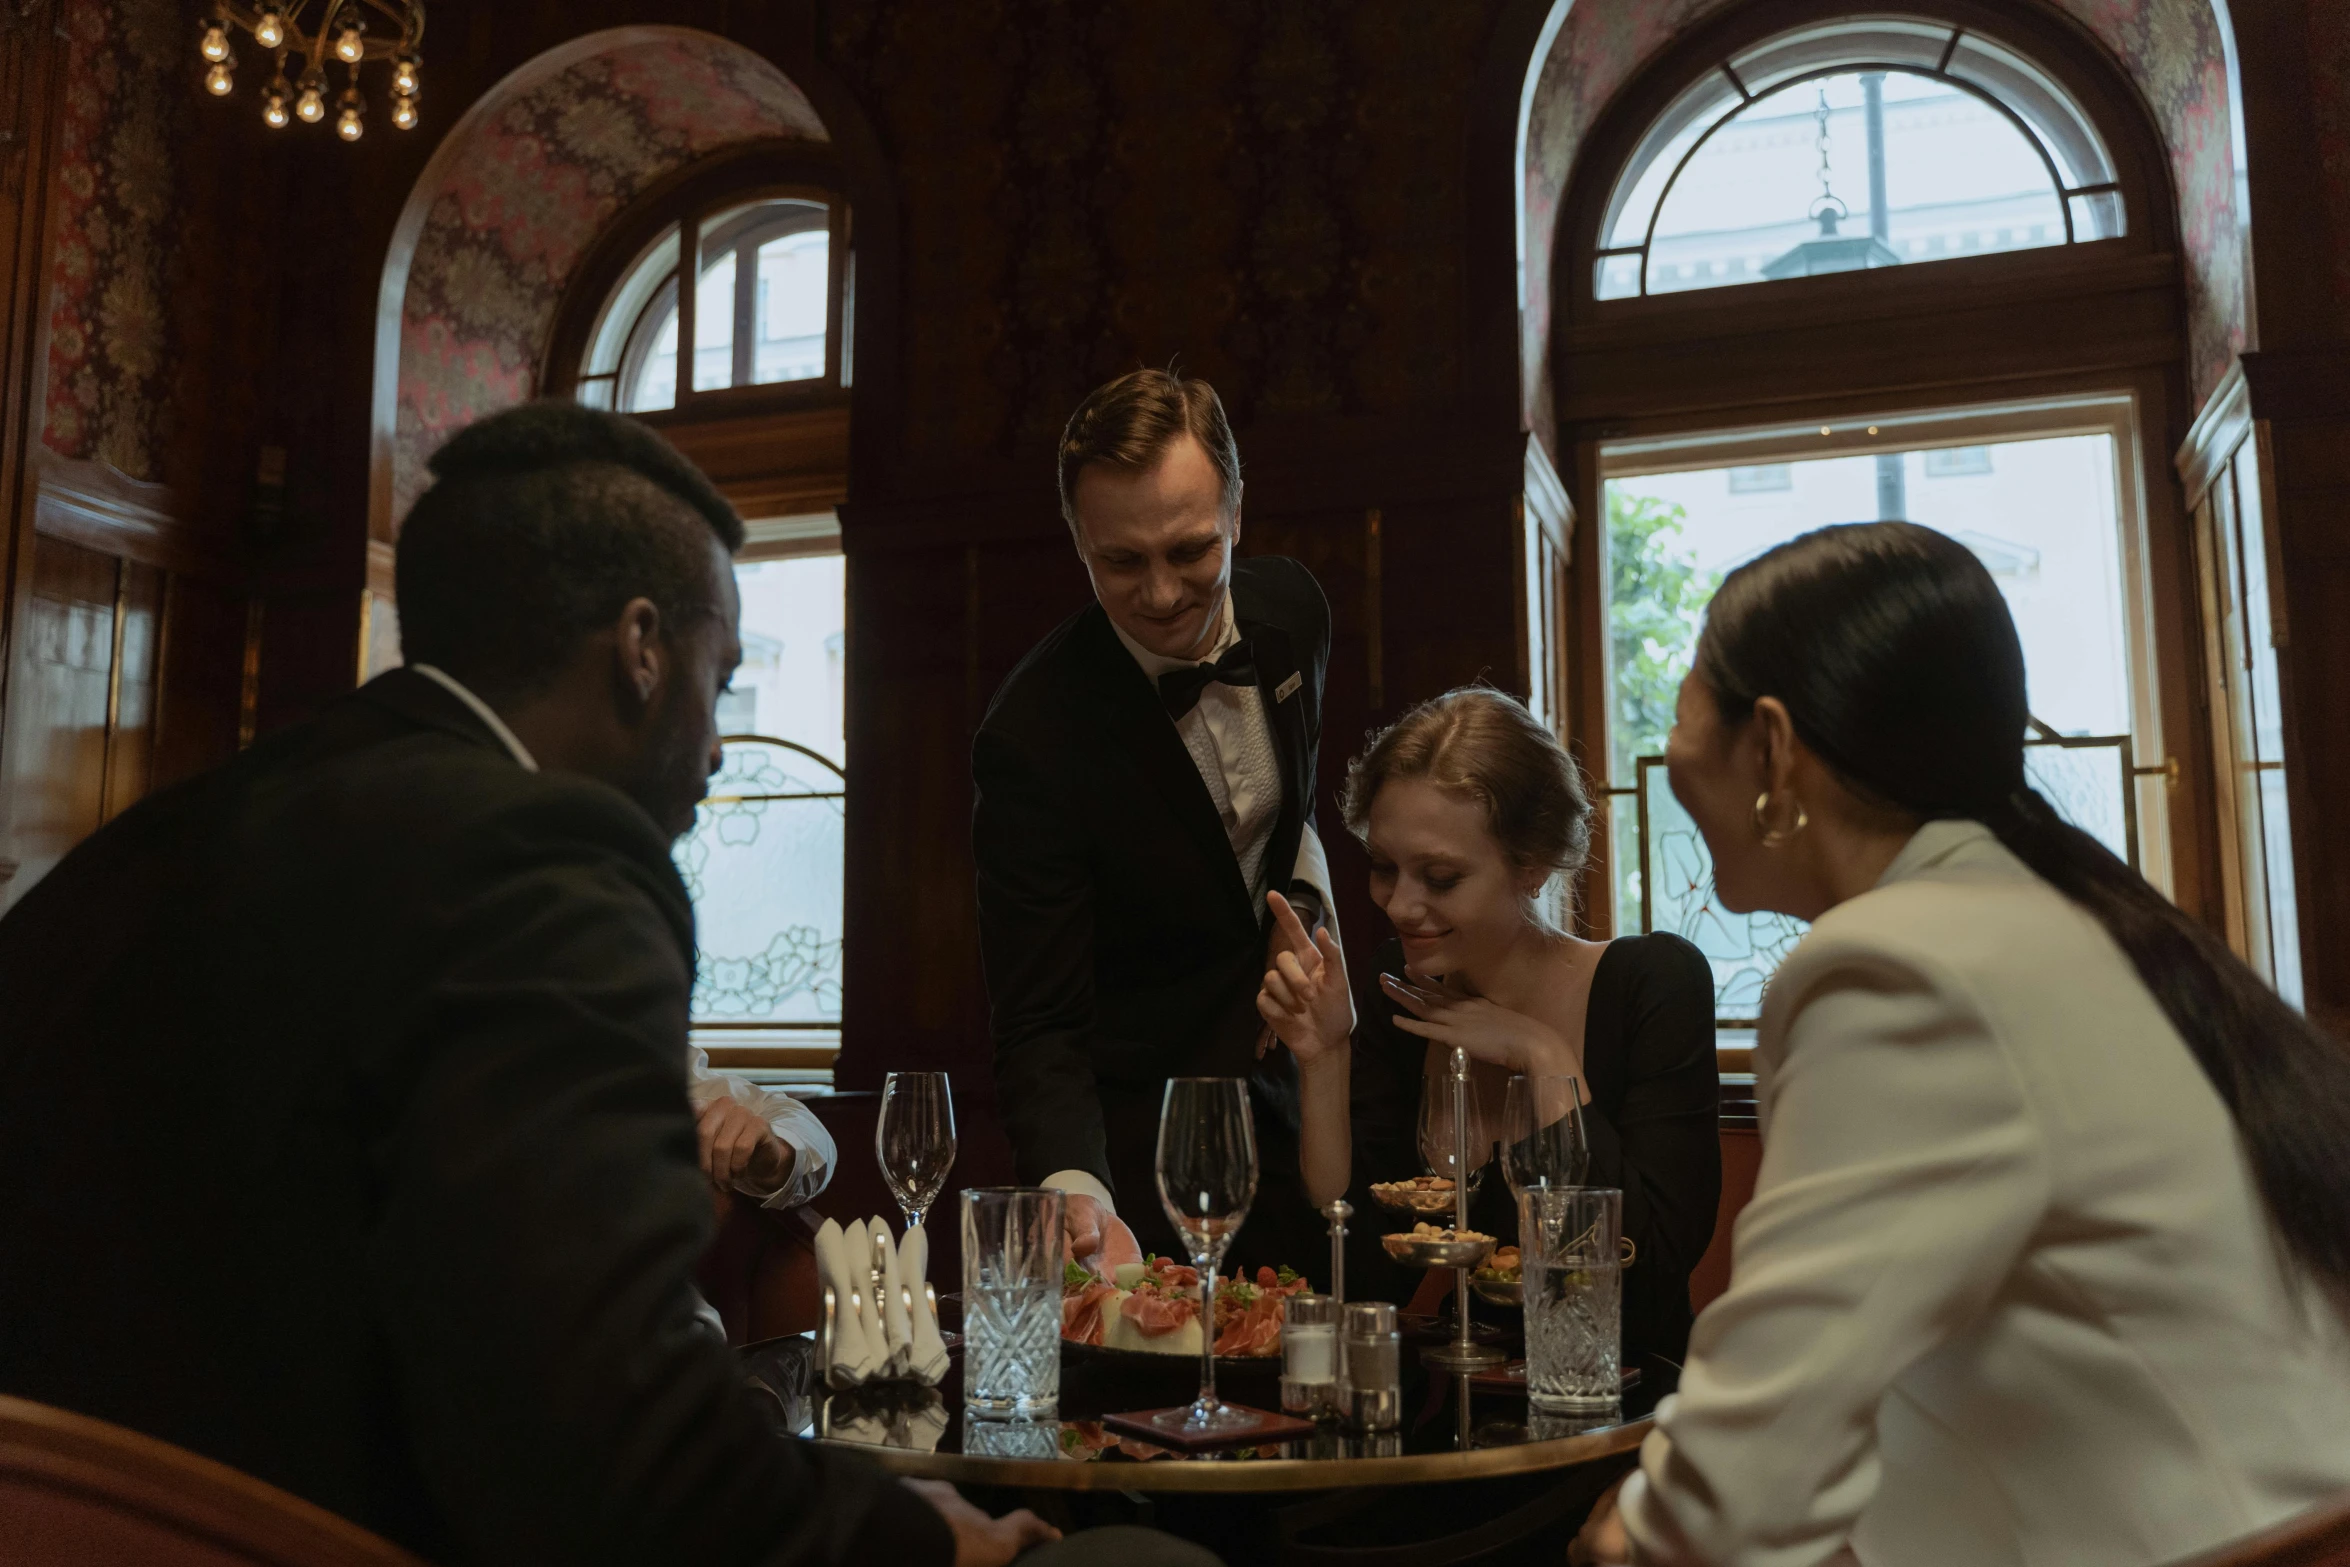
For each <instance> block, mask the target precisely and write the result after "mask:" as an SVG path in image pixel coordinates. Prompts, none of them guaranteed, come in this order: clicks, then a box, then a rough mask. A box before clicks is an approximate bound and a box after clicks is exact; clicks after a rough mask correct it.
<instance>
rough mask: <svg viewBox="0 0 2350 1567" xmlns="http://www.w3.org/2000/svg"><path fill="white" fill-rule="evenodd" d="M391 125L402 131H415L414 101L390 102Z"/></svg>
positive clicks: (398, 99)
mask: <svg viewBox="0 0 2350 1567" xmlns="http://www.w3.org/2000/svg"><path fill="white" fill-rule="evenodd" d="M392 124H393V125H394V126H396V127H397V128H398V129H400V130H404V131H412V130H414V129H416V100H415V99H413V98H394V99H393V100H392Z"/></svg>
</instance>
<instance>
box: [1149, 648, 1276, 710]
mask: <svg viewBox="0 0 2350 1567" xmlns="http://www.w3.org/2000/svg"><path fill="white" fill-rule="evenodd" d="M1211 681H1213V682H1219V683H1221V684H1224V685H1228V686H1253V685H1255V684H1256V683H1257V650H1256V649H1255V648H1253V647H1251V646H1249V642H1248V638H1246V637H1242V638H1241V639H1240V640H1239V641H1238V642H1235V643H1233V644H1232V645H1231V646H1230V647H1228V648H1226V649H1225V650H1224V656H1223V657H1222V658H1219V659H1217V660H1216V661H1215V662H1214V663H1213V664H1193V665H1191V666H1189V667H1188V668H1184V669H1170V670H1168V671H1167V672H1166V673H1165V674H1163V675H1161V676H1159V700H1160V701H1162V702H1164V703H1166V704H1167V716H1168V717H1169V718H1178V719H1179V718H1181V717H1182V716H1183V715H1184V714H1186V713H1188V712H1190V711H1191V710H1192V709H1193V708H1195V707H1197V706H1199V694H1200V693H1201V692H1202V691H1205V690H1206V689H1207V688H1208V685H1209V683H1210V682H1211Z"/></svg>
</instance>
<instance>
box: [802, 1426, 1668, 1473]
mask: <svg viewBox="0 0 2350 1567" xmlns="http://www.w3.org/2000/svg"><path fill="white" fill-rule="evenodd" d="M1655 1423H1656V1422H1655V1417H1654V1416H1643V1417H1641V1418H1640V1419H1638V1420H1632V1421H1627V1422H1625V1423H1624V1424H1623V1425H1620V1426H1610V1427H1608V1428H1607V1429H1606V1430H1604V1431H1593V1432H1590V1433H1588V1434H1587V1435H1583V1436H1565V1437H1556V1438H1553V1439H1551V1440H1549V1441H1546V1442H1518V1443H1514V1444H1512V1445H1510V1446H1507V1447H1481V1448H1476V1449H1474V1450H1472V1451H1470V1452H1466V1453H1459V1452H1453V1453H1407V1454H1404V1455H1402V1456H1400V1457H1395V1458H1251V1459H1245V1460H1242V1461H1240V1462H1236V1463H1218V1462H1216V1461H1214V1460H1212V1459H1211V1460H1205V1461H1202V1460H1191V1459H1172V1460H1164V1461H1162V1460H1158V1459H1152V1460H1149V1461H1147V1462H1139V1463H1135V1462H1105V1461H1100V1460H1094V1461H1089V1462H1080V1461H1077V1460H1073V1459H1065V1458H991V1457H986V1456H982V1455H977V1454H972V1453H917V1452H914V1451H912V1450H910V1449H908V1448H902V1447H877V1446H872V1445H868V1444H866V1443H863V1442H843V1441H839V1440H836V1439H833V1438H830V1437H824V1438H811V1440H818V1441H822V1442H823V1443H824V1445H825V1446H826V1447H830V1448H836V1449H839V1450H840V1451H843V1452H851V1453H862V1454H863V1455H864V1456H866V1457H867V1458H870V1459H872V1460H873V1461H874V1462H875V1463H877V1464H879V1465H881V1467H882V1468H884V1469H887V1470H888V1471H890V1473H892V1474H899V1475H909V1476H912V1477H913V1478H915V1479H918V1480H952V1481H954V1482H956V1483H957V1484H960V1485H991V1486H1001V1487H1004V1488H1006V1489H1009V1490H1052V1491H1341V1490H1355V1489H1360V1488H1363V1487H1366V1486H1375V1485H1424V1484H1427V1483H1429V1482H1431V1481H1445V1480H1481V1479H1486V1478H1488V1477H1491V1476H1494V1475H1513V1474H1536V1473H1540V1472H1541V1471H1543V1470H1546V1469H1568V1468H1572V1467H1574V1466H1575V1465H1577V1464H1587V1463H1590V1462H1592V1461H1594V1460H1596V1459H1601V1458H1607V1457H1611V1456H1613V1455H1614V1454H1617V1453H1624V1452H1630V1451H1631V1450H1633V1449H1635V1448H1637V1447H1639V1445H1640V1444H1641V1443H1642V1442H1643V1441H1644V1440H1646V1439H1647V1436H1648V1432H1649V1428H1650V1427H1651V1426H1652V1425H1654V1424H1655Z"/></svg>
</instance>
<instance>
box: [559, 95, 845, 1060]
mask: <svg viewBox="0 0 2350 1567" xmlns="http://www.w3.org/2000/svg"><path fill="white" fill-rule="evenodd" d="M830 160H831V154H830V152H829V149H827V148H825V147H823V146H821V145H820V144H811V143H808V142H805V141H793V142H777V143H760V144H753V145H748V146H743V147H737V148H733V149H730V150H728V151H725V152H721V153H718V154H715V155H713V156H712V157H710V158H708V159H705V160H703V161H702V162H701V163H698V164H695V165H693V166H692V167H690V168H687V169H685V170H683V171H681V172H680V173H679V174H678V175H676V176H674V177H672V179H670V180H669V181H668V182H667V183H665V184H664V185H662V186H660V187H657V188H655V189H653V190H652V191H649V192H648V193H647V194H645V195H644V196H642V197H640V198H639V199H638V200H637V201H636V202H635V203H633V204H632V205H631V206H630V207H629V208H627V209H626V210H624V211H623V212H622V213H621V214H620V215H619V216H618V217H616V218H615V219H614V220H613V222H612V224H611V225H610V227H609V229H608V230H607V231H606V232H605V234H604V235H603V236H602V237H601V238H599V240H598V241H597V243H596V245H595V247H594V248H593V249H592V250H591V251H590V253H589V255H588V256H587V257H586V258H585V259H584V260H583V261H582V263H581V265H580V268H579V272H578V274H577V277H576V280H575V282H574V283H573V285H572V286H571V288H570V290H569V291H568V292H567V293H566V295H565V299H564V304H563V308H562V311H561V314H560V316H559V317H558V320H557V325H556V331H555V334H554V339H553V342H552V344H551V346H550V348H549V350H548V364H547V381H546V384H547V385H548V386H549V387H550V388H552V389H557V390H565V389H567V390H569V391H570V392H571V394H572V395H573V396H575V397H577V398H578V399H579V400H580V401H581V402H584V403H587V404H589V405H590V406H593V407H598V408H612V409H617V410H618V411H620V412H623V413H628V414H632V415H635V416H637V417H639V418H642V419H644V420H645V421H646V422H647V423H649V424H653V425H656V426H658V427H659V428H660V430H661V432H662V433H663V434H664V435H666V436H668V437H669V439H670V440H672V441H674V442H675V443H676V444H677V446H678V448H679V449H680V450H682V451H683V452H684V453H685V454H686V455H687V456H689V457H691V458H693V459H694V460H695V461H696V462H698V463H699V464H700V465H701V466H702V468H703V470H704V471H705V472H707V473H708V474H709V475H710V477H711V478H712V479H713V480H714V481H716V482H717V484H718V486H719V488H720V489H721V490H723V491H725V492H726V495H727V497H728V499H730V500H732V501H733V502H734V504H735V507H736V509H737V510H739V511H740V512H741V513H742V515H743V518H744V522H745V530H746V533H747V535H748V541H747V542H746V543H745V545H744V547H743V549H742V552H741V554H740V555H739V556H738V557H737V559H736V565H735V583H736V587H737V588H738V590H739V591H740V594H741V601H742V649H743V656H742V662H741V664H740V665H739V666H738V667H737V668H736V670H735V673H734V679H733V683H732V685H731V686H730V687H729V689H728V690H727V691H726V693H725V694H724V695H723V696H722V697H721V698H720V699H719V704H718V724H719V728H720V730H721V731H722V732H723V733H724V734H725V736H726V746H725V764H724V766H723V768H722V769H721V771H720V772H719V774H718V776H717V777H715V778H713V779H712V780H711V784H710V795H709V798H708V799H706V800H704V802H703V804H702V809H701V810H700V812H699V813H697V815H696V817H695V821H694V827H693V830H692V831H691V832H689V833H688V834H687V835H686V836H685V837H684V838H682V839H680V840H679V842H678V846H677V861H678V868H679V869H680V871H681V872H683V874H684V875H685V878H686V882H687V885H688V887H689V888H690V890H691V891H692V893H693V897H694V907H695V916H696V924H697V928H698V932H699V945H700V954H699V957H700V969H699V972H698V973H697V974H696V976H695V982H694V1000H693V1025H694V1033H695V1038H696V1041H697V1043H700V1044H701V1045H703V1046H704V1047H705V1048H707V1049H708V1050H709V1051H710V1056H711V1060H712V1061H713V1062H714V1063H716V1064H718V1065H721V1066H726V1067H730V1068H734V1069H738V1070H749V1071H754V1072H760V1073H764V1074H767V1075H769V1076H771V1077H780V1078H785V1079H798V1080H807V1079H811V1078H813V1079H819V1080H821V1079H823V1078H825V1077H827V1076H828V1075H829V1072H830V1063H831V1059H832V1055H833V1053H834V1052H835V1050H836V1049H837V1048H838V1041H839V1033H840V1020H841V1002H842V996H841V950H842V949H841V936H842V925H843V916H844V907H845V904H844V894H845V860H844V851H845V840H844V837H843V827H844V823H845V814H844V813H845V805H846V799H847V791H848V779H847V773H846V767H847V763H848V757H847V717H846V715H847V699H846V680H847V670H846V654H847V640H848V638H847V627H848V617H847V605H848V599H847V573H846V562H845V560H844V559H843V557H842V554H841V547H840V522H839V516H838V513H837V511H836V510H835V508H836V507H837V506H838V505H839V503H840V502H841V501H842V500H843V499H844V498H845V497H846V494H847V484H848V412H849V410H848V397H849V386H850V380H851V375H852V372H853V367H854V348H853V341H852V323H853V322H854V319H855V313H854V306H853V297H852V287H853V285H852V281H851V280H852V278H853V277H854V253H853V250H852V246H851V241H852V235H851V232H850V221H849V209H848V206H847V204H846V203H845V202H844V201H842V200H841V198H840V196H839V195H838V194H837V192H838V189H839V185H838V180H837V176H836V174H835V171H834V168H833V165H832V163H831V161H830ZM689 277H690V278H692V279H694V286H693V287H692V288H690V289H689V288H684V287H682V286H681V282H682V280H683V279H685V278H689ZM686 345H691V346H690V351H683V350H685V348H686Z"/></svg>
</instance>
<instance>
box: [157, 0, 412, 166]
mask: <svg viewBox="0 0 2350 1567" xmlns="http://www.w3.org/2000/svg"><path fill="white" fill-rule="evenodd" d="M306 17H307V18H308V19H309V20H310V21H311V22H314V23H315V28H314V29H313V28H310V27H306V26H305V25H304V22H305V18H306ZM371 23H372V24H373V25H372V26H371V25H370V24H371ZM232 29H242V30H243V31H245V32H248V33H250V34H252V35H253V41H254V42H255V43H257V44H259V45H260V46H261V47H262V48H263V49H265V50H267V51H268V52H269V53H270V55H271V56H272V57H273V58H274V59H275V60H276V62H277V72H276V74H275V75H274V76H272V77H271V78H270V82H269V85H268V86H267V87H265V88H263V89H262V90H261V121H262V123H263V124H265V125H267V126H269V127H270V129H272V130H280V129H283V128H284V126H285V124H286V122H287V121H288V120H300V121H301V122H302V123H303V124H305V125H316V124H317V123H318V122H319V121H321V120H323V119H325V118H326V108H327V102H326V100H327V93H328V91H329V90H330V87H331V84H330V83H329V82H328V81H327V74H326V73H327V69H328V67H329V65H330V64H332V65H340V66H341V67H342V68H343V90H342V93H341V95H340V96H339V97H337V98H336V99H335V134H336V135H338V136H340V137H342V138H343V140H345V141H357V140H358V139H359V138H360V137H361V136H363V135H365V134H366V132H367V100H365V99H364V98H362V97H360V96H359V66H360V63H361V62H362V61H366V60H389V61H391V62H392V82H391V86H392V124H393V125H395V126H397V127H398V128H399V129H401V130H404V131H408V130H414V129H415V128H416V95H417V90H418V88H419V86H420V85H421V84H420V82H419V80H418V73H419V72H420V71H421V70H422V69H423V65H424V62H423V60H422V59H421V58H419V56H418V54H417V46H418V45H419V44H420V43H422V42H423V40H424V0H283V3H273V0H261V3H260V4H258V5H238V4H233V3H231V0H220V3H218V4H216V5H215V6H214V7H213V11H212V19H211V20H210V21H208V22H206V23H205V24H204V37H203V40H202V42H200V43H199V44H198V45H197V51H198V52H199V53H200V54H202V55H203V56H204V59H205V62H206V68H205V71H204V90H205V91H206V92H209V93H211V94H212V95H213V96H214V97H215V98H225V97H227V96H228V95H229V94H230V93H231V92H233V91H234V90H235V89H236V85H237V78H236V70H237V56H236V51H235V50H234V49H232V48H231V47H230V46H229V35H230V32H231V30H232ZM297 56H299V57H300V59H301V62H302V74H301V76H300V78H299V79H298V80H295V81H290V82H289V81H288V80H286V62H287V61H288V60H289V59H292V58H294V57H297Z"/></svg>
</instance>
